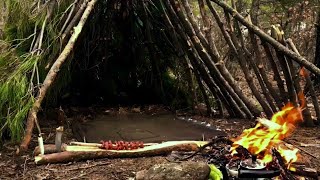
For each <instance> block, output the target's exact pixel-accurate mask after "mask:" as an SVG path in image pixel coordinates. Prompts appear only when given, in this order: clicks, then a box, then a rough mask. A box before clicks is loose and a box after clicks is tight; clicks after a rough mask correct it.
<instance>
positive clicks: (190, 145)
mask: <svg viewBox="0 0 320 180" xmlns="http://www.w3.org/2000/svg"><path fill="white" fill-rule="evenodd" d="M207 143H208V142H206V141H169V142H164V143H161V144H158V145H153V146H147V147H144V148H140V149H136V150H105V149H100V148H98V147H85V146H66V147H65V148H64V151H63V152H61V153H53V154H46V155H39V156H36V157H35V163H36V164H38V165H39V164H48V163H62V162H70V161H80V160H88V159H98V158H129V157H130V158H132V157H146V156H158V155H166V154H169V153H171V152H172V151H197V150H198V149H199V148H200V147H201V146H204V145H205V144H207Z"/></svg>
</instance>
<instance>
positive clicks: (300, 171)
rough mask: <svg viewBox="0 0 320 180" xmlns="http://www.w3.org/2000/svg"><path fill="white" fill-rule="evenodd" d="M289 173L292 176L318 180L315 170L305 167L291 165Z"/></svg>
mask: <svg viewBox="0 0 320 180" xmlns="http://www.w3.org/2000/svg"><path fill="white" fill-rule="evenodd" d="M289 171H290V172H291V173H292V174H295V175H298V176H303V177H309V178H313V179H318V173H317V170H316V169H313V168H308V167H305V165H298V164H291V165H290V167H289Z"/></svg>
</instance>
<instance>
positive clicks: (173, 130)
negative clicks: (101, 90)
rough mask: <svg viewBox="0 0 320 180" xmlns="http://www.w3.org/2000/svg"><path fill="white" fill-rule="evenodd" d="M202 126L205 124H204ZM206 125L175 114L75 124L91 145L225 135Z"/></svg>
mask: <svg viewBox="0 0 320 180" xmlns="http://www.w3.org/2000/svg"><path fill="white" fill-rule="evenodd" d="M201 123H202V124H201ZM206 125H210V124H206V123H205V122H197V123H196V121H195V120H193V119H192V118H186V117H179V118H178V117H176V116H175V115H173V114H160V115H146V114H140V113H127V114H116V115H98V116H97V117H96V118H95V119H94V120H91V121H88V122H85V123H73V126H76V127H74V128H73V132H74V134H75V133H76V132H77V133H76V136H75V137H76V139H77V140H78V141H83V139H86V141H87V142H94V143H96V142H100V141H101V140H104V141H108V140H112V141H120V140H122V141H142V142H145V143H156V142H163V141H183V140H201V139H202V138H207V137H210V138H212V137H215V136H221V135H225V133H224V132H223V131H219V130H216V128H215V127H211V126H210V127H209V126H206Z"/></svg>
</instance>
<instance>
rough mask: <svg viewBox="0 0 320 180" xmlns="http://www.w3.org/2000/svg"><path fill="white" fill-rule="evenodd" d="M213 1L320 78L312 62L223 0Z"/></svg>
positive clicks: (318, 71) (319, 73)
mask: <svg viewBox="0 0 320 180" xmlns="http://www.w3.org/2000/svg"><path fill="white" fill-rule="evenodd" d="M211 1H213V2H215V3H216V4H218V5H219V6H221V7H222V8H223V9H225V10H226V11H228V12H229V13H230V14H231V15H232V16H233V17H234V18H236V19H237V20H238V21H239V22H241V23H242V24H243V25H244V26H246V27H247V28H248V29H249V30H251V31H253V32H254V33H255V34H256V35H257V36H259V37H260V39H262V40H264V41H266V42H268V43H270V45H272V46H273V47H274V48H276V49H278V50H279V51H281V52H282V53H284V54H285V55H286V56H288V57H290V58H292V59H293V60H294V61H296V62H297V63H299V64H300V65H302V66H304V67H305V68H307V69H308V70H310V71H311V72H312V73H314V74H316V75H318V76H319V75H320V69H319V68H318V67H317V66H315V65H314V64H312V63H311V62H309V61H308V60H306V59H305V58H303V57H301V56H299V55H298V54H296V53H295V52H293V51H291V50H289V49H288V48H287V47H286V46H284V45H282V44H281V43H279V42H277V41H276V40H275V39H273V38H272V37H270V36H269V35H268V34H266V33H265V32H263V31H262V30H261V29H260V28H258V27H257V26H255V25H253V24H251V23H250V22H248V21H247V20H245V18H244V17H243V16H241V15H240V14H239V13H238V12H237V11H236V10H235V9H233V8H232V7H230V6H229V5H228V4H227V3H226V2H224V1H222V0H211Z"/></svg>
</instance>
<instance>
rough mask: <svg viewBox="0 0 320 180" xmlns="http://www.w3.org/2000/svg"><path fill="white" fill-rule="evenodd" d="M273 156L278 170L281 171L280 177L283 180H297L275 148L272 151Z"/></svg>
mask: <svg viewBox="0 0 320 180" xmlns="http://www.w3.org/2000/svg"><path fill="white" fill-rule="evenodd" d="M272 155H273V158H274V162H275V163H276V165H277V168H279V169H280V171H281V174H280V176H281V177H282V179H283V180H295V179H297V178H296V177H295V176H294V175H292V174H291V172H290V171H289V170H288V169H287V166H286V165H285V163H284V161H283V159H282V157H281V154H280V153H279V151H277V150H276V149H275V148H273V149H272Z"/></svg>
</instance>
